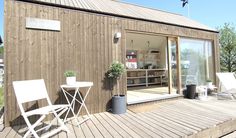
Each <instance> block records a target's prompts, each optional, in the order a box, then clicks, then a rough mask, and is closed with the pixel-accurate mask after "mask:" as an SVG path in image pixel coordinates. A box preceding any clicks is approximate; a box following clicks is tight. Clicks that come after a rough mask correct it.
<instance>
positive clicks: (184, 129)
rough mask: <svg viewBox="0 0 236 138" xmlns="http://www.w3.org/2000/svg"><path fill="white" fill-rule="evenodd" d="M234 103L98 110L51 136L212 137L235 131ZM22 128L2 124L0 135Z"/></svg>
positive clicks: (192, 102)
mask: <svg viewBox="0 0 236 138" xmlns="http://www.w3.org/2000/svg"><path fill="white" fill-rule="evenodd" d="M235 103H236V101H235V102H232V101H229V102H226V101H222V102H220V101H217V102H215V101H207V102H200V101H197V100H186V99H182V100H178V102H176V103H172V104H165V103H164V104H159V105H158V108H157V109H154V110H152V111H148V112H138V113H134V112H132V111H127V113H125V114H121V115H114V114H112V113H108V112H104V113H98V114H93V115H91V120H88V121H86V122H84V123H82V124H81V125H80V127H77V126H76V123H75V120H72V121H70V122H68V123H66V126H67V127H68V128H69V130H70V131H71V133H66V132H60V133H58V134H56V135H54V136H52V138H76V137H80V138H85V137H95V138H112V137H125V138H128V137H130V138H131V137H133V138H139V137H140V138H141V137H145V138H146V137H165V138H169V137H170V138H177V137H184V138H208V137H213V138H215V137H219V136H223V135H225V134H228V133H230V132H233V131H235V130H236V107H234V106H232V104H235ZM218 106H221V107H218ZM222 108H223V109H222ZM219 116H220V117H219ZM85 117H87V116H83V117H79V120H82V118H85ZM201 119H202V120H201ZM57 123H58V122H57ZM26 130H27V129H26V126H23V125H21V126H14V127H13V128H11V127H6V128H5V129H4V131H3V132H0V137H7V138H12V137H16V138H19V137H22V136H23V134H22V132H25V131H26Z"/></svg>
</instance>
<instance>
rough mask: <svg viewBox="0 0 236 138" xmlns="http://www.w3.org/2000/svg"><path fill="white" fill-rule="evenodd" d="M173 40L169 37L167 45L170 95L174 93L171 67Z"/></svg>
mask: <svg viewBox="0 0 236 138" xmlns="http://www.w3.org/2000/svg"><path fill="white" fill-rule="evenodd" d="M171 39H172V38H170V37H168V40H167V41H168V45H167V52H168V53H167V55H168V89H169V94H171V92H172V84H173V83H172V67H171V56H172V54H171V53H172V51H171Z"/></svg>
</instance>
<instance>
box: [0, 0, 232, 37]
mask: <svg viewBox="0 0 236 138" xmlns="http://www.w3.org/2000/svg"><path fill="white" fill-rule="evenodd" d="M3 1H4V0H0V35H1V36H3V22H4V20H3V12H4V4H3ZM121 1H124V2H128V3H133V4H137V5H141V6H145V7H150V8H155V9H159V10H164V11H168V12H173V13H178V14H181V15H184V16H186V17H187V16H188V8H187V6H186V7H184V8H182V2H181V1H180V0H121ZM235 5H236V0H189V9H190V10H189V11H190V12H189V13H190V17H189V18H191V19H193V20H195V21H198V22H200V23H202V24H205V25H207V26H209V27H211V28H216V27H221V26H223V25H224V23H232V24H233V25H235V24H236V15H235V12H236V7H235Z"/></svg>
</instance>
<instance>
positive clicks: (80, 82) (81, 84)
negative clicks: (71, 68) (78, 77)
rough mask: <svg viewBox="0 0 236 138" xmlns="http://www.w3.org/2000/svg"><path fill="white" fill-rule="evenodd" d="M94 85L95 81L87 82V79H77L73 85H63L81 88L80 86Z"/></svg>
mask: <svg viewBox="0 0 236 138" xmlns="http://www.w3.org/2000/svg"><path fill="white" fill-rule="evenodd" d="M91 86H93V82H86V81H77V82H76V83H75V84H73V85H67V84H63V85H61V87H62V88H80V87H91Z"/></svg>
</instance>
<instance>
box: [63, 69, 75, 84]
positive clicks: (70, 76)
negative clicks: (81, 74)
mask: <svg viewBox="0 0 236 138" xmlns="http://www.w3.org/2000/svg"><path fill="white" fill-rule="evenodd" d="M64 75H65V77H66V84H67V85H74V84H75V83H76V73H75V72H74V71H71V70H69V71H66V72H65V73H64Z"/></svg>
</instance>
